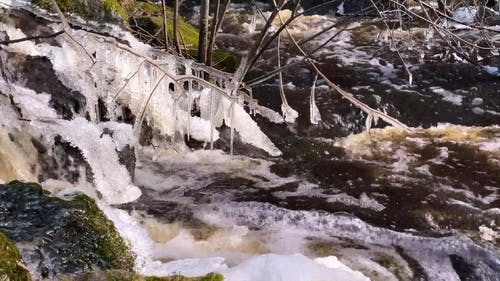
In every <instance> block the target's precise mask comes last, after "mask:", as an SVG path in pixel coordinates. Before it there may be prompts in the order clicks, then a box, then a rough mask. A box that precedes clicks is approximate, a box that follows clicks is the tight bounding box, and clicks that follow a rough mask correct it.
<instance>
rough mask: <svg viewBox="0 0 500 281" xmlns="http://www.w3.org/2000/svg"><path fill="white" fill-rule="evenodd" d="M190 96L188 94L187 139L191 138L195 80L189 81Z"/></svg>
mask: <svg viewBox="0 0 500 281" xmlns="http://www.w3.org/2000/svg"><path fill="white" fill-rule="evenodd" d="M188 83H189V84H188V85H189V86H188V96H187V103H188V106H187V139H188V141H189V139H190V138H191V110H192V107H193V100H192V94H193V81H192V80H189V82H188Z"/></svg>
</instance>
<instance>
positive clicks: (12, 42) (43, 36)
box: [0, 30, 64, 45]
mask: <svg viewBox="0 0 500 281" xmlns="http://www.w3.org/2000/svg"><path fill="white" fill-rule="evenodd" d="M63 33H64V30H61V31H59V32H56V33H52V34H48V35H39V36H28V37H24V38H19V39H12V40H5V41H0V45H9V44H15V43H20V42H24V41H30V40H36V39H47V38H54V37H57V36H59V35H61V34H63Z"/></svg>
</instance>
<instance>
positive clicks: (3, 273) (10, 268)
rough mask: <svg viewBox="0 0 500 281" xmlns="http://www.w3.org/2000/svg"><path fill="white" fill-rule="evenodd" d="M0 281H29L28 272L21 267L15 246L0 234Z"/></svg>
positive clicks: (21, 262) (19, 255)
mask: <svg viewBox="0 0 500 281" xmlns="http://www.w3.org/2000/svg"><path fill="white" fill-rule="evenodd" d="M0 280H6V281H30V280H31V276H30V273H29V271H28V270H27V269H26V267H25V266H24V265H23V261H22V257H21V254H20V253H19V250H18V249H17V248H16V245H14V243H12V241H10V239H9V238H8V237H7V236H6V235H5V234H3V233H2V232H0Z"/></svg>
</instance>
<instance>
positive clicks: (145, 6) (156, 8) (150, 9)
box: [138, 2, 172, 14]
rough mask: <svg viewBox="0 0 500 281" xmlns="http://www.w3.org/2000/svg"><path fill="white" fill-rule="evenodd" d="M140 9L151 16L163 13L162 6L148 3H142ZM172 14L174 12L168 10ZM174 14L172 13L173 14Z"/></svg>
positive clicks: (139, 4) (139, 5)
mask: <svg viewBox="0 0 500 281" xmlns="http://www.w3.org/2000/svg"><path fill="white" fill-rule="evenodd" d="M138 8H139V9H140V10H141V11H143V12H147V13H151V14H160V13H162V9H161V4H153V3H148V2H140V3H138ZM169 11H170V12H171V11H172V10H171V9H170V8H168V9H167V12H169ZM171 13H172V12H171Z"/></svg>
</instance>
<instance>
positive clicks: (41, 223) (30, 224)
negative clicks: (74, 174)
mask: <svg viewBox="0 0 500 281" xmlns="http://www.w3.org/2000/svg"><path fill="white" fill-rule="evenodd" d="M0 231H2V232H3V233H5V234H6V235H8V236H9V237H10V238H11V239H12V240H13V241H14V242H16V243H18V245H22V246H21V248H20V249H21V253H22V256H23V258H24V260H25V261H26V262H27V264H28V267H29V268H30V269H31V270H33V271H34V272H37V273H38V274H39V276H36V278H40V277H42V278H51V279H52V278H54V277H56V276H61V275H62V274H68V273H81V272H86V271H89V270H90V269H92V268H95V267H97V268H101V269H123V270H131V269H133V266H134V257H133V255H132V254H131V252H130V250H129V249H128V246H127V244H126V243H125V242H124V241H123V239H122V238H121V237H120V235H119V234H118V232H117V231H116V229H115V227H114V225H113V223H112V222H111V221H109V220H108V219H107V218H106V217H105V216H104V214H103V213H102V212H101V211H100V210H99V209H98V207H97V205H96V203H95V201H94V200H93V199H91V198H89V197H87V196H85V195H76V196H74V197H72V196H70V197H68V200H63V199H59V198H55V197H51V196H50V195H49V194H48V192H47V191H44V190H43V189H42V187H41V186H39V185H37V184H32V183H30V184H26V183H22V182H11V183H9V184H2V185H0Z"/></svg>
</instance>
